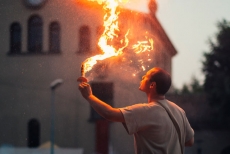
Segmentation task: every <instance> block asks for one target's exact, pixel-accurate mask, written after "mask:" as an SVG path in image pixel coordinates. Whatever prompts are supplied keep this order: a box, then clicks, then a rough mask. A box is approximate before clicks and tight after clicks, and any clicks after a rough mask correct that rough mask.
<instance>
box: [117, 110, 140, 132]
mask: <svg viewBox="0 0 230 154" xmlns="http://www.w3.org/2000/svg"><path fill="white" fill-rule="evenodd" d="M119 109H120V110H121V112H122V114H123V116H124V119H125V123H124V124H123V125H124V127H125V129H126V130H127V132H128V134H130V135H131V134H134V133H136V132H137V131H138V124H137V122H136V118H135V115H136V114H137V112H138V110H139V108H138V105H132V106H127V107H124V108H119Z"/></svg>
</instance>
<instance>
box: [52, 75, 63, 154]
mask: <svg viewBox="0 0 230 154" xmlns="http://www.w3.org/2000/svg"><path fill="white" fill-rule="evenodd" d="M62 83H63V80H62V79H56V80H54V81H53V82H51V84H50V89H51V129H50V142H51V145H50V154H54V119H55V108H54V101H55V99H54V98H55V97H54V96H55V95H54V94H55V89H56V88H57V87H59V86H60V85H61V84H62Z"/></svg>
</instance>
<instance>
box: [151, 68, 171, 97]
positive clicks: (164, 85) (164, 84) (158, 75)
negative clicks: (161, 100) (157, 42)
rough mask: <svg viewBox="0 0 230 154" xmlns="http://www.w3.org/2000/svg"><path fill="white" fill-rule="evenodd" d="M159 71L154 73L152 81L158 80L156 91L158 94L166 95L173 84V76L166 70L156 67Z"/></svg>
mask: <svg viewBox="0 0 230 154" xmlns="http://www.w3.org/2000/svg"><path fill="white" fill-rule="evenodd" d="M154 69H156V70H157V71H156V72H154V73H152V76H151V78H150V82H156V91H157V93H158V94H161V95H165V94H166V93H167V91H168V90H169V88H170V86H171V76H170V74H169V73H168V72H166V71H165V70H163V69H161V68H159V67H154Z"/></svg>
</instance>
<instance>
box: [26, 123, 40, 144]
mask: <svg viewBox="0 0 230 154" xmlns="http://www.w3.org/2000/svg"><path fill="white" fill-rule="evenodd" d="M27 141H28V147H30V148H33V147H38V146H39V145H40V123H39V121H38V120H37V119H31V120H30V121H29V122H28V140H27Z"/></svg>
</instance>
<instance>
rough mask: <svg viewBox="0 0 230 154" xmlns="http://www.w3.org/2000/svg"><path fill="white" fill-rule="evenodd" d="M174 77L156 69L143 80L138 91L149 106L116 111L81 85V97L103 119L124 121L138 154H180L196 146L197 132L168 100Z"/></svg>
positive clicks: (181, 111) (117, 109) (129, 107)
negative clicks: (195, 135)
mask: <svg viewBox="0 0 230 154" xmlns="http://www.w3.org/2000/svg"><path fill="white" fill-rule="evenodd" d="M170 86H171V76H170V75H169V74H168V73H167V72H166V71H164V70H163V69H161V68H157V67H155V68H153V69H151V70H149V71H148V72H147V73H146V75H144V76H143V77H142V81H141V83H140V87H139V89H140V90H141V91H143V92H145V93H146V95H147V98H148V103H144V104H135V105H132V106H128V107H125V108H113V107H111V106H110V105H108V104H106V103H105V102H103V101H101V100H99V99H98V98H97V97H95V96H94V95H93V93H92V91H91V88H90V85H89V84H88V83H86V82H81V83H80V84H79V90H80V91H81V94H82V96H83V97H84V98H85V99H86V100H87V101H88V102H89V104H90V105H91V106H92V107H93V108H94V110H95V111H96V112H98V113H99V114H100V115H101V116H102V117H104V118H105V119H107V120H110V121H115V122H122V123H123V124H124V127H125V128H126V130H127V132H128V133H129V134H133V135H134V142H135V144H134V145H135V153H136V154H181V153H184V146H192V145H193V143H194V131H193V129H192V128H191V126H190V124H189V122H188V120H187V118H186V115H185V112H184V111H183V110H182V109H181V108H180V107H179V106H177V105H176V104H174V103H172V102H170V101H168V100H166V99H165V94H166V92H167V91H168V90H169V88H170Z"/></svg>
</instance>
